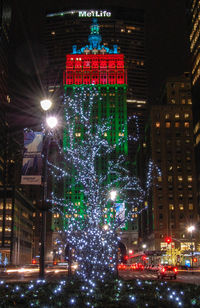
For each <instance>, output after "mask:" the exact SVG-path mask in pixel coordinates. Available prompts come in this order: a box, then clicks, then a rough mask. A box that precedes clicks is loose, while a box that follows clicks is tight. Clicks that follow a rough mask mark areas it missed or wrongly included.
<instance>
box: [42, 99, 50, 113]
mask: <svg viewBox="0 0 200 308" xmlns="http://www.w3.org/2000/svg"><path fill="white" fill-rule="evenodd" d="M40 105H41V107H42V109H43V110H44V111H47V110H49V109H50V108H51V106H52V101H51V100H50V99H43V100H42V101H41V102H40Z"/></svg>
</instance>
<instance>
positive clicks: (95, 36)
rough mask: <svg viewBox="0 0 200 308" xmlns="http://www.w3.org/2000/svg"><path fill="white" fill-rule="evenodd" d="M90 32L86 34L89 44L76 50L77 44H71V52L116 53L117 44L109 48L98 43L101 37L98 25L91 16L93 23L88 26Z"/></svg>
mask: <svg viewBox="0 0 200 308" xmlns="http://www.w3.org/2000/svg"><path fill="white" fill-rule="evenodd" d="M90 29H91V33H90V34H89V36H88V41H89V45H86V46H84V47H82V48H81V49H79V50H77V45H73V47H72V54H91V53H92V54H106V53H109V54H117V53H118V52H117V45H113V49H110V48H108V47H106V46H104V45H100V43H101V41H102V37H101V35H100V34H99V25H98V23H97V19H96V18H93V24H92V25H91V26H90Z"/></svg>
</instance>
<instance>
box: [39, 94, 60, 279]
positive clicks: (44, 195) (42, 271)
mask: <svg viewBox="0 0 200 308" xmlns="http://www.w3.org/2000/svg"><path fill="white" fill-rule="evenodd" d="M40 104H41V107H42V109H43V110H44V111H47V110H48V109H49V108H51V105H52V103H51V101H49V100H43V101H41V102H40ZM46 124H47V126H48V127H49V128H50V129H53V128H54V127H55V126H56V125H57V119H56V118H55V117H53V116H51V117H47V118H46ZM44 138H45V140H46V139H47V144H46V148H45V153H44V157H43V190H42V226H41V227H42V228H41V243H40V269H39V277H40V278H41V279H44V276H45V246H46V245H45V244H46V210H47V208H46V198H47V161H48V152H49V144H50V139H49V138H48V136H47V131H46V130H45V136H44Z"/></svg>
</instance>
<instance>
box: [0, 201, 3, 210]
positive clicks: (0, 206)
mask: <svg viewBox="0 0 200 308" xmlns="http://www.w3.org/2000/svg"><path fill="white" fill-rule="evenodd" d="M0 210H3V202H1V203H0Z"/></svg>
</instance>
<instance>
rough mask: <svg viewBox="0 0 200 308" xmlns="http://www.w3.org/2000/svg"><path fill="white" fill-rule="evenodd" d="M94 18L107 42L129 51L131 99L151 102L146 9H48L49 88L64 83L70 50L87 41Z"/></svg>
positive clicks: (121, 51) (46, 19)
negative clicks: (52, 10) (146, 45)
mask: <svg viewBox="0 0 200 308" xmlns="http://www.w3.org/2000/svg"><path fill="white" fill-rule="evenodd" d="M92 18H97V19H98V23H99V25H100V33H101V35H102V37H103V42H104V45H105V46H108V47H110V46H113V45H118V51H119V52H120V53H123V54H124V55H125V64H126V68H127V80H128V97H127V98H128V100H129V101H130V103H131V102H133V103H134V105H135V106H136V105H138V106H141V107H143V106H144V105H145V104H146V102H147V76H146V58H145V22H144V11H143V10H137V9H130V8H122V7H113V8H106V9H101V10H100V9H98V10H97V9H87V10H81V9H69V10H65V11H59V12H47V13H46V18H45V35H44V40H45V44H46V50H47V53H48V67H47V70H46V76H45V81H46V88H47V89H48V91H49V92H52V94H53V92H56V91H57V89H59V88H60V87H61V86H62V80H63V70H64V67H65V61H66V54H70V53H71V52H72V46H73V45H77V47H80V46H82V45H84V44H85V45H86V44H87V40H88V34H89V33H88V31H89V28H90V25H91V23H92Z"/></svg>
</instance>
